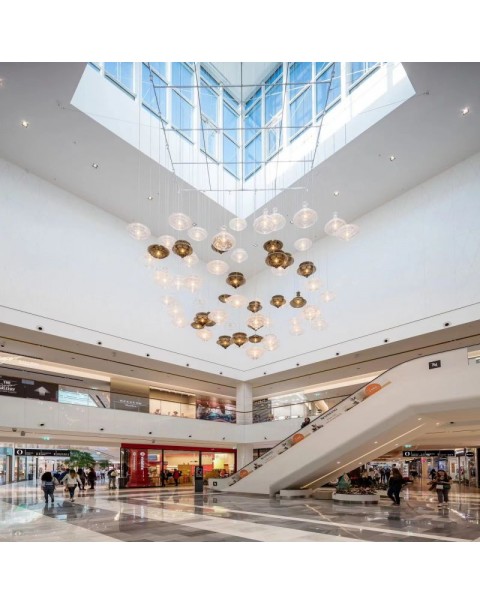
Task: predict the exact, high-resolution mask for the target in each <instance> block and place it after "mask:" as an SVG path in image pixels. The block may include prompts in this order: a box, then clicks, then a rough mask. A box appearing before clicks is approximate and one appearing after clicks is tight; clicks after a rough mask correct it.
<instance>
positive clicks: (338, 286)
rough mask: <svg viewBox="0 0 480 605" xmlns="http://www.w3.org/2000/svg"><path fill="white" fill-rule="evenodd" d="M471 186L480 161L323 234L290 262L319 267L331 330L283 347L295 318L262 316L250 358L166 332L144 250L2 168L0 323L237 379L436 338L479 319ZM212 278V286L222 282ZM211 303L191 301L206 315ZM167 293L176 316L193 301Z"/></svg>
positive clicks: (43, 185)
mask: <svg viewBox="0 0 480 605" xmlns="http://www.w3.org/2000/svg"><path fill="white" fill-rule="evenodd" d="M479 176H480V154H479V155H475V156H473V157H471V158H469V159H468V160H466V161H464V162H462V163H460V164H458V165H457V166H455V167H453V168H451V169H450V170H448V171H446V172H444V173H442V174H440V175H438V176H437V177H435V178H433V179H431V180H430V181H428V182H426V183H424V184H423V185H421V186H419V187H416V188H415V189H413V190H411V191H409V192H408V193H406V194H404V195H402V196H400V197H398V198H396V199H394V200H391V201H390V202H388V203H386V204H385V205H384V206H382V207H380V208H378V209H377V210H375V211H373V212H371V213H369V214H367V215H365V216H363V217H359V219H358V221H357V222H358V224H359V225H360V226H361V232H360V234H359V235H358V236H357V237H356V238H355V239H354V240H352V241H351V242H348V243H347V242H344V241H340V240H337V239H334V238H324V239H322V240H321V241H320V242H318V243H317V244H316V245H315V246H314V247H313V248H312V249H311V250H310V251H309V252H308V253H304V254H303V255H302V254H300V253H299V254H297V255H296V257H297V258H296V260H298V261H300V260H305V259H306V258H309V259H311V260H313V261H314V262H315V264H316V265H317V273H316V276H317V275H318V276H319V277H320V278H323V279H324V280H325V278H326V275H327V266H328V277H329V283H328V287H329V288H330V289H332V290H334V291H335V292H336V295H337V298H336V300H335V301H334V302H332V303H329V304H325V303H321V302H320V299H319V293H318V292H317V293H313V294H310V295H309V296H308V297H307V298H308V301H309V302H310V303H315V304H319V305H320V307H321V308H322V311H323V314H324V317H325V319H326V320H327V322H328V324H329V328H328V329H327V330H326V331H323V332H316V331H312V330H310V329H309V326H308V324H307V323H306V324H305V326H306V330H305V334H304V335H303V336H300V337H293V336H291V335H290V334H289V333H288V327H289V326H288V318H289V317H290V316H292V315H293V314H295V313H298V311H296V312H295V311H294V310H293V309H291V308H290V307H289V306H288V305H286V306H285V307H283V308H282V309H274V308H273V307H272V308H271V310H270V309H268V314H269V315H270V316H271V317H272V318H273V319H274V326H273V328H272V331H273V332H275V333H277V334H279V337H280V340H281V342H282V346H281V347H280V348H279V349H277V351H275V352H269V353H267V354H265V355H264V357H263V358H261V359H260V360H259V361H257V362H253V361H251V360H250V359H249V358H248V357H247V356H246V355H245V351H244V350H243V349H236V348H234V347H230V349H229V350H227V351H224V350H223V349H221V348H220V347H218V346H216V345H215V344H214V343H212V341H210V342H209V343H202V342H201V341H200V340H199V339H198V338H197V337H196V335H195V333H194V331H193V330H192V329H191V328H190V327H189V326H187V327H185V328H183V330H179V329H178V328H174V327H173V326H172V323H171V319H170V317H169V316H168V314H167V313H166V310H165V308H163V307H162V306H161V304H160V297H161V295H162V293H163V291H162V290H161V289H160V288H159V286H157V285H156V284H155V283H154V282H153V277H152V275H151V273H149V272H148V270H146V269H145V268H144V267H143V266H142V262H141V258H142V256H143V254H144V250H145V246H144V244H143V243H141V242H136V241H134V240H132V239H130V238H129V237H128V235H127V234H126V231H125V224H124V223H123V222H122V221H121V220H119V219H116V218H114V217H112V216H110V215H108V214H107V213H105V212H103V211H101V210H99V209H98V208H96V207H94V206H92V205H91V204H89V203H87V202H85V201H83V200H81V199H79V198H77V197H75V196H73V195H71V194H68V193H67V192H65V191H63V190H61V189H59V188H57V187H55V186H53V185H51V184H50V183H47V182H45V181H43V180H42V179H40V178H38V177H35V176H34V175H32V174H29V173H28V172H26V171H24V170H22V169H20V168H18V167H17V166H14V165H12V164H10V163H8V162H5V161H1V160H0V211H1V217H2V220H1V221H0V254H1V257H2V259H4V260H5V262H2V263H1V264H0V283H2V288H1V291H0V305H1V307H0V321H3V322H6V323H11V324H14V325H19V326H22V327H26V328H30V329H32V328H33V329H34V328H35V327H36V325H38V324H40V323H41V324H43V325H44V326H45V331H46V332H48V333H53V334H57V335H59V336H64V337H67V338H72V339H77V340H80V341H85V342H90V343H92V342H93V343H96V341H97V340H99V338H98V335H99V334H101V336H102V337H101V338H100V340H102V342H103V343H104V346H107V347H111V348H113V349H118V350H120V351H126V352H130V353H134V354H138V355H140V356H142V357H143V356H144V355H145V353H146V351H147V350H149V351H150V352H151V357H152V359H162V360H164V361H168V362H172V363H176V364H179V365H182V366H185V364H186V362H189V363H190V367H192V368H194V369H199V370H205V371H208V372H212V373H213V374H219V372H220V371H222V372H223V374H224V375H225V376H230V377H233V378H235V379H238V380H244V381H248V380H250V379H252V378H254V377H257V376H261V375H262V374H263V372H265V371H267V372H268V374H272V373H274V372H281V371H283V370H285V369H289V368H291V367H295V363H301V364H302V365H304V364H306V363H312V362H316V361H320V360H322V359H328V358H331V357H334V356H335V353H336V352H337V351H340V353H341V354H347V353H350V352H354V351H357V350H362V349H365V348H368V347H371V346H378V345H379V344H381V343H382V342H383V339H384V338H389V339H390V341H393V340H396V339H403V338H408V337H412V336H416V335H419V334H423V333H425V332H429V331H433V330H437V329H440V328H441V327H442V326H443V323H444V322H445V321H450V322H451V323H452V324H453V325H455V324H459V323H465V322H468V321H473V320H476V319H478V318H479V317H480V302H479V301H480V280H479V279H478V275H479V272H480V252H479V246H478V241H479V240H478V233H479V232H480V204H479V203H478V199H479V198H480V178H479ZM175 262H176V259H175ZM180 262H181V261H180V259H178V271H179V272H180V271H183V270H184V267H182V266H181V265H180ZM197 267H198V265H197ZM175 270H177V269H175ZM202 271H204V270H203V269H202V267H200V269H199V270H198V271H197V270H196V271H195V273H198V272H200V273H201V272H202ZM185 273H187V272H186V271H185ZM217 280H218V284H219V288H221V289H224V286H225V285H224V277H219V278H217ZM272 280H275V281H274V282H273V281H272ZM282 280H284V281H283V282H282ZM267 283H270V284H272V283H275V284H276V285H275V289H278V290H279V291H281V292H282V291H283V292H285V294H286V296H288V292H289V291H291V292H292V294H293V292H294V291H295V290H296V289H301V290H302V292H303V293H304V294H306V292H307V291H306V290H305V285H306V280H305V278H300V277H299V276H297V275H296V274H295V273H293V276H290V277H287V276H285V277H284V278H280V279H278V278H276V277H274V276H272V275H271V273H270V272H269V270H268V269H266V271H265V272H263V273H262V274H261V275H260V277H259V278H258V280H250V283H249V284H247V286H246V287H245V291H244V292H243V293H244V294H245V295H246V296H248V295H249V294H252V293H256V294H257V296H259V297H260V298H262V297H263V298H264V299H265V301H267V300H269V299H270V295H271V291H272V287H271V285H270V286H269V287H268V289H267V287H266V285H265V284H267ZM221 284H223V286H221ZM218 291H220V289H219V290H218ZM217 293H218V292H217V289H216V288H207V289H206V290H205V291H204V292H203V293H202V296H205V299H206V301H207V302H206V305H208V302H209V301H210V300H213V299H215V300H216V295H217ZM179 296H182V301H185V306H186V313H187V316H188V313H189V312H190V311H189V310H190V309H192V310H193V308H194V305H193V302H192V301H193V298H192V297H190V298H189V299H188V300H187V298H188V297H187V296H186V295H185V294H180V295H179ZM209 296H211V298H209ZM267 297H268V298H267ZM189 300H190V302H188V301H189ZM188 305H190V307H189V306H188ZM266 306H267V308H268V307H269V305H268V303H266ZM197 310H198V308H197ZM206 310H209V309H206ZM244 313H245V314H247V311H246V310H245V311H244ZM233 317H234V319H235V317H236V316H235V315H233ZM239 317H240V316H239ZM45 318H47V319H45ZM235 321H237V320H236V319H235ZM242 321H243V320H242ZM238 325H241V321H240V320H239V321H238ZM305 350H307V351H310V352H308V353H303V352H302V351H305Z"/></svg>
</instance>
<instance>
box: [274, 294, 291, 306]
mask: <svg viewBox="0 0 480 605" xmlns="http://www.w3.org/2000/svg"><path fill="white" fill-rule="evenodd" d="M286 302H287V301H286V300H285V296H283V295H282V294H275V296H272V300H271V301H270V304H271V305H273V306H274V307H277V309H280V307H283V305H284V304H285V303H286Z"/></svg>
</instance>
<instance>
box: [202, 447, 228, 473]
mask: <svg viewBox="0 0 480 605" xmlns="http://www.w3.org/2000/svg"><path fill="white" fill-rule="evenodd" d="M202 466H203V476H204V478H205V479H210V478H211V477H228V476H229V475H231V474H232V473H233V470H234V467H235V456H234V455H233V454H232V453H229V452H202Z"/></svg>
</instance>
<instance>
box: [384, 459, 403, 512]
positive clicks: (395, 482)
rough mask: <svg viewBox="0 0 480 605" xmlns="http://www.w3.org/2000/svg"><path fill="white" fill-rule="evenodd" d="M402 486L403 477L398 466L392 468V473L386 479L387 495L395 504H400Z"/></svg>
mask: <svg viewBox="0 0 480 605" xmlns="http://www.w3.org/2000/svg"><path fill="white" fill-rule="evenodd" d="M402 486H403V477H402V475H401V473H400V471H399V470H398V468H394V469H392V475H391V477H390V479H389V480H388V491H387V496H388V497H389V498H390V500H392V502H393V504H394V505H396V506H399V505H400V490H401V489H402Z"/></svg>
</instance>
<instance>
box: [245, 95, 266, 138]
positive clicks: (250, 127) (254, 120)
mask: <svg viewBox="0 0 480 605" xmlns="http://www.w3.org/2000/svg"><path fill="white" fill-rule="evenodd" d="M261 126H262V104H261V101H258V103H256V105H254V106H253V107H252V108H251V109H250V110H249V111H248V113H247V114H246V115H245V140H246V141H250V139H251V138H252V137H254V136H255V135H256V134H257V133H258V131H259V129H260V128H261Z"/></svg>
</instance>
